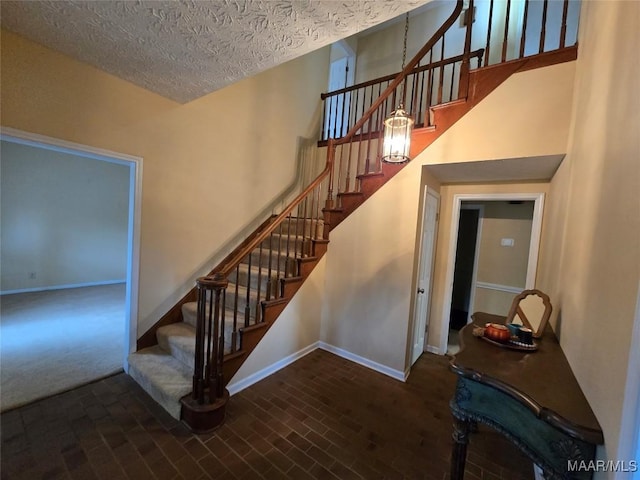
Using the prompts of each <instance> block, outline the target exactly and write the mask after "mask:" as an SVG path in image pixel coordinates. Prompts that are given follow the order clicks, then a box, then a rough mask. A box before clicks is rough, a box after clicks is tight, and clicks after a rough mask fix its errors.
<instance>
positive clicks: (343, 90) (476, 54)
mask: <svg viewBox="0 0 640 480" xmlns="http://www.w3.org/2000/svg"><path fill="white" fill-rule="evenodd" d="M483 53H484V48H479V49H478V50H474V51H473V52H471V53H470V54H469V58H476V57H477V58H482V55H483ZM463 59H464V54H462V55H456V56H455V57H451V58H446V59H444V60H439V61H437V62H432V63H429V64H427V65H423V66H421V67H416V68H414V69H413V71H412V72H410V73H409V75H412V74H416V73H420V72H424V71H426V70H431V69H436V68H438V67H444V66H446V65H450V64H452V63H456V62H460V61H462V60H463ZM401 73H402V72H398V73H392V74H391V75H385V76H384V77H379V78H374V79H373V80H368V81H366V82H361V83H357V84H355V85H351V86H349V87H345V88H341V89H340V90H333V91H332V92H327V93H321V94H320V98H321V99H322V100H325V99H327V98H330V97H333V96H335V95H340V94H341V93H348V92H352V91H353V90H358V89H360V88H366V87H370V86H371V85H377V84H378V83H382V82H387V81H389V80H393V79H394V78H396V77H397V76H398V75H400V74H401Z"/></svg>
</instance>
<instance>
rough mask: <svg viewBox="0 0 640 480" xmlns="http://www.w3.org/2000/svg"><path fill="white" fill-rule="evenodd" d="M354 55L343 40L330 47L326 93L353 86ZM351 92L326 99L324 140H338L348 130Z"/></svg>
mask: <svg viewBox="0 0 640 480" xmlns="http://www.w3.org/2000/svg"><path fill="white" fill-rule="evenodd" d="M355 65H356V53H355V52H354V51H353V49H352V48H351V47H350V46H349V44H348V43H347V42H346V41H344V40H339V41H337V42H335V43H333V44H332V45H331V64H330V66H329V85H328V91H329V92H335V91H336V90H340V89H343V88H346V87H350V86H351V85H353V82H354V79H355V70H356V69H355ZM350 107H351V92H345V93H341V94H338V95H335V96H332V97H329V98H327V104H326V105H325V109H326V114H325V125H324V131H325V132H327V135H326V138H340V137H343V136H344V135H346V133H347V131H348V130H349V116H350V113H351V109H350Z"/></svg>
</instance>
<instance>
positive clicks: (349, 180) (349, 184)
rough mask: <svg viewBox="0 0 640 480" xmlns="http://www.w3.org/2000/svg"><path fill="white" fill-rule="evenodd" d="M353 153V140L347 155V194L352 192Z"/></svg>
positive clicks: (350, 142)
mask: <svg viewBox="0 0 640 480" xmlns="http://www.w3.org/2000/svg"><path fill="white" fill-rule="evenodd" d="M352 153H353V138H352V139H351V140H349V153H348V155H347V175H346V180H345V188H344V191H345V192H350V191H351V157H352Z"/></svg>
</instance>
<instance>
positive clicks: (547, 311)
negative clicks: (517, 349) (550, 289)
mask: <svg viewBox="0 0 640 480" xmlns="http://www.w3.org/2000/svg"><path fill="white" fill-rule="evenodd" d="M529 295H537V296H538V297H540V298H541V299H542V303H543V304H544V307H545V308H544V313H543V314H542V318H541V319H540V325H538V329H537V330H534V329H533V327H532V326H531V322H529V319H528V318H527V316H526V315H525V314H524V312H523V311H522V310H521V309H520V302H521V301H522V300H523V299H524V298H526V297H528V296H529ZM552 309H553V307H552V306H551V301H550V300H549V296H548V295H547V294H546V293H542V292H541V291H540V290H536V289H532V290H523V291H522V292H521V293H519V294H518V295H516V296H515V298H514V299H513V302H512V303H511V309H510V310H509V314H508V315H507V319H506V321H505V324H507V323H513V319H514V317H515V316H516V314H518V316H519V317H520V318H521V319H522V323H523V324H524V326H525V327H527V328H530V329H531V330H532V332H533V337H534V338H540V337H542V335H543V333H544V329H545V328H546V326H547V322H548V321H549V317H550V316H551V311H552Z"/></svg>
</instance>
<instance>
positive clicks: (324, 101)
mask: <svg viewBox="0 0 640 480" xmlns="http://www.w3.org/2000/svg"><path fill="white" fill-rule="evenodd" d="M320 100H322V123H321V124H320V141H323V140H326V138H325V134H326V132H325V131H324V128H325V122H326V120H327V99H326V97H325V95H324V93H321V94H320Z"/></svg>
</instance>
